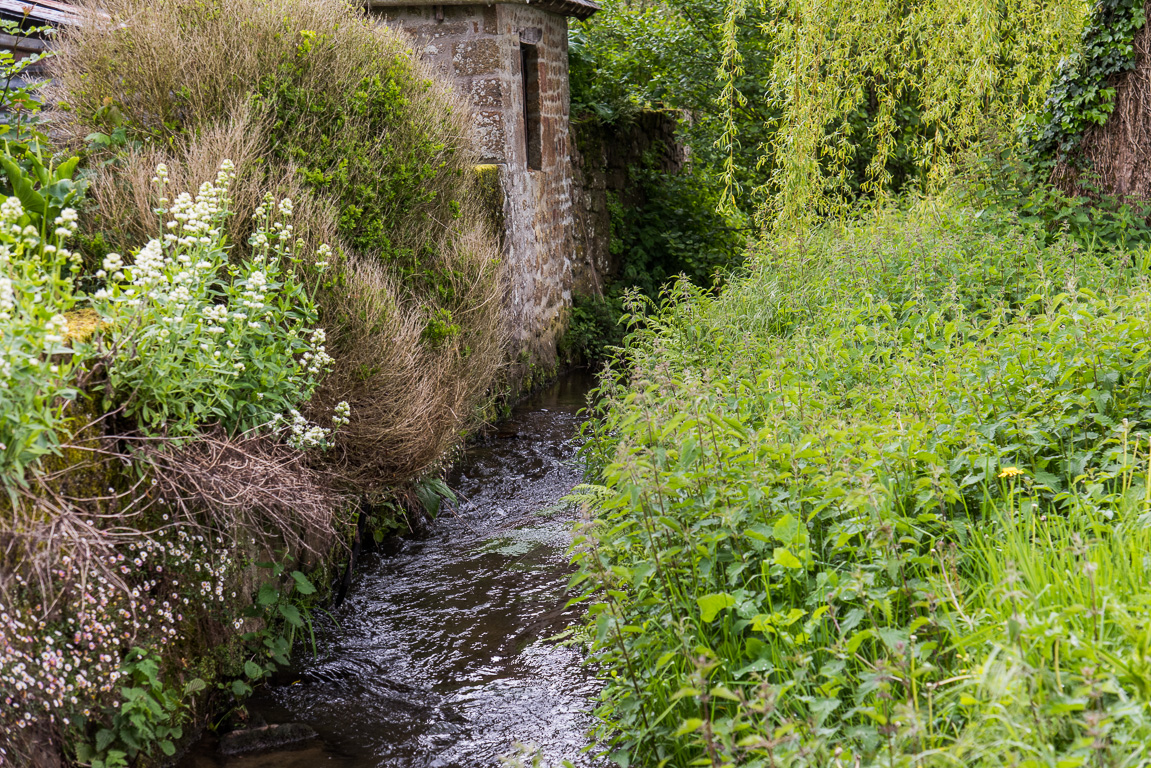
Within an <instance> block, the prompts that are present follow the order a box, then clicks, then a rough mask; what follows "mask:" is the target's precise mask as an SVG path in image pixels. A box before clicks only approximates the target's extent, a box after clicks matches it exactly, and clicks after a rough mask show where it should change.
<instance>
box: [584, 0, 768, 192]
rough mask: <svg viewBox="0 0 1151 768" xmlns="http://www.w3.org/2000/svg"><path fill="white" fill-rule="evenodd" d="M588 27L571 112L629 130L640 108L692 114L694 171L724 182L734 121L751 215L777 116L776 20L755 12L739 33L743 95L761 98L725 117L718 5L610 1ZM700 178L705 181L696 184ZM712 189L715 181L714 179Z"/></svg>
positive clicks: (722, 8)
mask: <svg viewBox="0 0 1151 768" xmlns="http://www.w3.org/2000/svg"><path fill="white" fill-rule="evenodd" d="M601 5H602V6H603V8H602V10H600V11H599V12H598V13H596V15H595V16H593V17H592V18H591V19H589V20H588V21H584V22H578V23H573V24H572V27H571V30H570V34H569V37H570V42H569V68H570V79H571V94H572V96H571V98H572V109H571V111H572V114H573V115H577V116H580V115H586V114H589V113H590V114H592V115H595V116H596V118H597V119H599V120H602V121H604V122H606V123H616V124H626V123H627V122H628V120H629V119H631V118H632V117H634V116H635V115H636V114H638V113H639V112H640V111H644V110H648V111H650V110H656V111H672V112H676V113H679V114H682V115H689V116H690V119H689V120H685V121H682V122H681V124H680V136H681V138H682V139H683V141H684V142H685V143H686V144H687V145H688V146H690V147H691V151H692V159H693V162H694V163H695V164H696V167H697V173H698V174H701V175H708V176H717V175H718V174H719V173H720V172H721V170H722V168H723V164H724V161H725V159H727V156H728V153H727V152H725V151H722V150H721V149H720V147H719V146H718V142H719V140H720V139H721V138H722V136H723V135H724V133H725V131H726V128H727V120H728V118H729V117H730V119H732V120H734V121H735V122H736V125H737V126H738V132H739V136H740V141H739V142H738V143H737V144H736V145H735V146H733V147H732V148H731V150H732V152H734V156H735V160H734V164H733V165H734V173H735V175H736V180H737V184H738V187H739V189H741V190H743V191H745V192H746V193H748V194H742V195H740V196H739V199H738V203H739V207H740V209H741V210H743V211H744V212H745V213H749V214H750V213H752V212H754V207H755V200H754V199H753V198H752V197H751V195H750V192H751V191H752V190H753V189H754V188H755V187H757V186H759V184H760V183H761V182H759V181H757V179H759V178H760V177H761V176H762V175H763V174H764V173H767V172H770V170H769V169H763V168H759V167H757V161H758V159H759V155H760V154H761V151H760V146H761V145H762V144H764V143H766V142H767V141H768V140H769V139H770V137H771V131H772V126H773V124H774V122H775V121H776V120H777V119H778V116H779V111H778V108H777V106H776V104H775V103H774V101H773V100H771V99H768V98H762V96H763V95H765V94H767V93H768V92H769V89H770V80H771V69H772V66H773V63H774V52H773V50H772V42H771V39H770V37H768V36H765V35H764V34H762V31H761V30H762V28H763V27H764V25H766V24H768V23H769V20H770V18H771V16H770V14H769V13H767V12H761V11H760V10H759V9H758V8H753V9H750V11H749V13H748V14H747V15H746V17H745V18H744V19H743V20H742V22H741V24H740V25H739V27H738V29H737V30H736V34H737V36H738V44H739V47H740V50H741V51H742V55H743V70H742V72H741V73H740V74H739V76H738V77H737V79H736V86H737V88H738V90H739V92H740V93H749V94H757V98H754V99H750V100H747V101H745V102H744V103H742V104H740V105H739V107H738V109H737V110H736V111H735V113H734V114H732V115H728V113H727V110H726V105H725V104H724V102H723V101H722V100H721V99H720V96H721V91H722V88H723V84H722V83H721V82H720V81H719V80H717V78H716V74H717V73H718V72H719V70H720V67H721V64H722V62H723V55H724V48H723V40H722V36H721V35H720V33H719V28H720V26H721V25H722V23H723V21H724V18H725V15H726V10H727V9H726V5H725V3H724V2H721V1H720V0H706V1H705V2H697V1H695V0H692V1H687V0H667V1H665V2H659V3H638V4H637V3H631V2H627V1H626V0H606V2H604V3H601ZM697 180H698V177H697ZM709 184H710V185H711V186H713V187H714V181H711V182H709Z"/></svg>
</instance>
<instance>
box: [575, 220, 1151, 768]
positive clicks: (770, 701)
mask: <svg viewBox="0 0 1151 768" xmlns="http://www.w3.org/2000/svg"><path fill="white" fill-rule="evenodd" d="M1149 266H1151V264H1149V258H1148V254H1147V253H1146V252H1145V251H1136V252H1133V253H1130V254H1123V255H1121V254H1106V255H1099V254H1092V253H1089V252H1084V251H1082V250H1080V249H1077V248H1076V247H1075V246H1074V244H1071V243H1069V242H1067V241H1059V242H1057V243H1055V244H1053V245H1044V244H1043V238H1042V232H1041V231H1037V230H1036V228H1034V227H1029V226H1024V225H1019V224H1018V223H1015V222H1012V221H1002V220H989V219H988V218H983V217H977V216H976V215H974V213H973V212H971V211H969V210H965V209H962V208H956V207H950V206H948V205H945V204H943V203H941V202H939V201H924V202H923V203H921V204H920V205H918V206H916V207H914V208H913V209H912V210H910V211H905V212H899V211H887V212H883V213H880V214H876V215H875V216H874V217H872V218H870V219H868V220H867V221H865V222H861V223H858V224H852V225H848V226H846V227H828V228H824V229H820V230H814V231H809V232H806V233H804V234H803V235H797V236H795V237H786V238H785V237H781V238H779V239H775V240H771V241H768V242H766V243H764V244H762V245H761V246H760V247H759V248H758V249H757V250H756V252H755V254H754V256H753V263H752V266H751V268H750V270H749V273H748V274H747V276H745V277H743V278H742V279H740V280H738V281H735V282H733V283H732V284H731V285H729V287H728V288H727V290H726V291H725V292H724V293H723V294H722V295H720V296H718V297H715V296H711V295H708V294H706V293H704V292H702V291H700V290H699V289H697V288H695V287H693V286H692V285H690V283H688V282H686V281H682V282H680V283H679V284H677V285H676V286H675V288H674V289H673V290H672V291H671V292H670V293H669V294H668V295H667V297H666V303H665V304H664V306H662V307H661V308H659V309H658V310H657V311H655V312H653V313H652V314H651V315H650V316H648V317H647V319H646V321H645V324H644V326H643V327H642V328H641V329H639V330H637V331H635V332H634V333H633V334H632V335H631V337H630V339H629V343H628V347H627V351H626V353H625V354H624V355H623V358H622V359H621V360H620V361H619V362H620V363H623V364H625V365H626V366H627V371H628V373H627V374H626V375H624V374H617V373H614V372H612V371H609V372H608V374H607V375H606V376H605V378H604V384H603V387H602V388H601V395H602V397H603V399H602V401H601V404H600V406H599V407H598V410H597V416H598V420H597V421H595V422H593V425H594V428H593V431H592V433H591V434H590V442H589V447H588V455H589V458H590V459H591V461H592V463H593V466H594V467H595V468H596V470H597V471H598V473H599V476H600V477H601V478H602V482H601V484H600V485H598V486H591V487H588V488H585V489H583V492H584V499H585V501H588V502H590V503H591V504H592V505H593V507H594V509H595V523H594V524H593V525H592V526H591V527H589V528H588V529H587V530H585V531H584V533H583V536H582V538H581V539H580V544H579V554H578V555H577V562H578V564H579V568H580V573H579V575H578V576H577V578H576V583H577V584H580V585H582V587H583V589H584V590H586V593H585V594H586V595H587V596H588V597H592V596H595V599H594V600H593V602H592V603H591V607H590V609H589V610H590V616H591V619H590V621H591V627H590V629H591V631H592V632H593V637H594V641H593V649H594V655H595V659H596V661H597V663H599V664H601V665H603V667H604V669H605V671H606V672H607V674H606V675H605V680H606V688H605V691H604V695H603V702H602V704H601V707H600V712H599V713H600V717H601V718H602V726H601V730H600V735H601V737H602V738H603V739H604V740H605V741H607V742H609V743H612V744H613V745H614V747H613V750H612V751H613V752H615V753H616V757H617V761H618V762H620V764H625V765H626V764H631V765H700V764H702V765H715V766H720V765H731V764H739V765H823V766H826V765H837V764H841V765H909V766H910V765H988V766H991V765H1036V766H1038V765H1069V766H1070V765H1139V764H1144V763H1145V762H1146V761H1147V759H1148V756H1147V755H1146V749H1147V744H1148V743H1151V721H1149V720H1148V715H1149V711H1148V698H1147V697H1148V693H1149V692H1151V686H1149V682H1148V681H1149V678H1148V675H1149V674H1151V671H1149V670H1151V668H1149V667H1148V666H1147V659H1146V655H1147V648H1148V642H1149V638H1148V634H1147V626H1148V621H1149V619H1151V616H1149V614H1148V605H1147V600H1146V596H1145V588H1144V586H1143V585H1144V584H1145V583H1146V580H1147V578H1148V576H1149V575H1151V574H1148V571H1147V569H1148V563H1147V559H1146V549H1145V547H1146V545H1147V544H1148V538H1149V536H1151V534H1149V533H1148V531H1149V530H1151V529H1149V527H1148V526H1149V524H1151V474H1149V473H1151V464H1149V462H1151V431H1149V429H1148V426H1149V424H1151V390H1149V388H1148V381H1149V378H1148V374H1149V372H1151V346H1149V343H1148V341H1149V340H1148V337H1147V329H1148V328H1149V327H1151V325H1149V322H1148V321H1149V320H1151V318H1149V317H1148V307H1151V301H1149V300H1151V293H1149V290H1151V285H1149V284H1148V276H1149V273H1148V268H1149Z"/></svg>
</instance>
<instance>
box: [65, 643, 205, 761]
mask: <svg viewBox="0 0 1151 768" xmlns="http://www.w3.org/2000/svg"><path fill="white" fill-rule="evenodd" d="M120 676H121V679H123V680H125V681H126V683H127V684H126V685H123V686H121V687H120V697H121V699H122V701H121V702H120V704H119V706H118V707H110V708H108V710H107V713H106V714H107V715H108V718H109V720H110V725H109V727H107V728H101V729H99V730H98V731H97V732H96V739H95V743H94V744H88V743H81V744H80V745H79V747H78V749H77V754H76V759H77V760H78V761H79V762H81V763H86V764H89V765H90V766H91V768H127V766H129V765H135V764H136V757H137V755H139V754H141V753H143V754H145V755H149V756H155V755H154V752H153V750H154V748H155V747H159V748H160V752H161V753H162V754H163V755H164V756H166V757H172V756H173V755H175V754H176V742H177V741H179V740H180V738H181V737H182V736H183V735H184V729H183V727H182V726H181V725H180V723H181V722H182V721H183V720H184V719H185V717H186V714H187V709H188V705H187V702H188V697H190V696H192V695H194V694H196V693H198V692H200V691H202V690H203V689H204V681H203V680H201V679H199V678H193V679H192V680H190V681H189V682H188V683H186V684H184V685H183V686H182V688H180V689H173V688H172V687H170V686H168V685H165V683H164V680H163V679H162V678H161V676H160V658H159V657H158V656H157V655H156V654H154V653H149V652H147V651H143V650H141V649H139V648H133V649H132V650H130V651H128V655H127V656H125V657H124V661H123V663H121V665H120Z"/></svg>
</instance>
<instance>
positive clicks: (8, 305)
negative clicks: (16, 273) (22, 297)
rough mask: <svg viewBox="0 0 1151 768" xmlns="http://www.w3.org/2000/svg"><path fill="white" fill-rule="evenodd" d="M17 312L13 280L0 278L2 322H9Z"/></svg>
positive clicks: (0, 313) (0, 314) (0, 315)
mask: <svg viewBox="0 0 1151 768" xmlns="http://www.w3.org/2000/svg"><path fill="white" fill-rule="evenodd" d="M15 310H16V291H15V290H14V289H13V287H12V279H11V278H8V277H3V276H0V320H8V319H10V318H11V317H12V313H13V312H15Z"/></svg>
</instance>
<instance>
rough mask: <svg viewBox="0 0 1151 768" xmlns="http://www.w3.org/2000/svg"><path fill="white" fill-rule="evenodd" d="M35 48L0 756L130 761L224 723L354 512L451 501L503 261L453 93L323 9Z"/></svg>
mask: <svg viewBox="0 0 1151 768" xmlns="http://www.w3.org/2000/svg"><path fill="white" fill-rule="evenodd" d="M57 50H58V53H57V55H56V56H55V57H54V58H53V59H52V60H51V65H52V66H51V70H52V76H53V80H52V82H51V84H50V85H49V86H48V87H47V88H46V90H45V91H44V95H45V98H44V102H45V104H46V105H47V106H46V108H45V113H44V114H43V115H39V114H36V112H35V109H34V108H33V112H32V114H30V115H26V114H24V113H21V122H20V124H18V125H13V126H12V127H10V129H9V130H8V133H7V134H6V138H7V144H6V145H5V151H4V153H3V154H2V155H0V167H2V169H3V172H4V179H3V182H4V184H3V187H4V188H3V190H0V191H2V192H3V193H4V195H5V196H6V197H5V199H4V201H3V202H2V204H0V348H3V358H2V359H0V461H2V462H3V467H2V469H3V478H4V487H5V491H6V493H5V495H4V499H3V501H2V502H0V702H2V706H0V764H8V765H19V766H25V765H61V764H69V763H70V762H78V763H81V764H90V765H92V766H101V767H102V768H110V767H111V766H120V765H142V764H146V763H149V761H154V760H160V759H162V758H163V756H165V755H170V754H172V753H173V752H174V750H175V749H176V748H177V747H178V745H179V742H180V740H181V739H182V738H185V737H186V736H187V733H186V729H187V726H188V725H189V724H190V723H193V722H202V721H203V718H204V717H205V716H206V715H208V714H209V713H210V712H217V713H218V712H221V711H229V710H232V711H233V719H234V720H235V719H242V715H241V714H236V713H237V712H240V713H242V709H239V710H237V709H233V708H237V707H242V702H243V699H244V696H245V695H246V694H247V693H248V692H250V690H251V687H252V686H253V685H255V684H257V683H258V682H259V681H261V680H263V679H264V678H266V677H267V676H268V675H269V674H271V672H272V671H273V670H274V669H275V667H276V666H277V665H278V664H281V663H284V662H285V660H286V657H287V654H288V652H289V651H290V649H291V646H292V643H293V642H294V641H296V640H298V639H300V638H301V637H302V636H306V635H307V633H308V631H309V628H310V623H309V622H310V619H309V609H310V608H311V607H313V606H314V604H315V603H316V601H317V599H318V598H319V597H320V595H321V593H322V592H324V588H325V587H326V586H327V585H328V584H329V583H330V582H331V580H332V578H333V576H334V575H336V572H337V570H339V569H341V568H342V567H343V565H344V563H345V562H346V560H347V555H346V550H347V546H346V542H348V541H349V540H350V539H351V537H352V536H353V535H358V534H355V526H353V524H352V523H353V521H354V519H355V515H356V511H357V509H363V510H366V511H368V512H370V513H371V514H372V515H373V520H374V524H375V525H377V526H384V525H388V524H391V522H392V521H395V520H396V519H397V518H398V519H401V520H402V515H403V508H404V505H405V499H407V498H411V499H412V500H415V499H416V497H417V496H421V497H422V496H428V490H429V489H431V490H434V489H435V488H437V487H442V486H438V485H437V483H436V481H435V480H434V476H435V471H436V470H437V469H438V467H439V466H440V462H442V461H443V460H444V457H445V455H446V454H447V452H448V451H450V450H451V449H452V447H453V446H455V445H456V444H457V442H458V440H459V439H460V436H461V434H463V433H464V432H465V431H466V430H467V429H468V428H469V427H470V426H471V425H472V424H473V419H475V418H477V417H478V413H479V410H480V408H481V407H482V406H483V403H484V398H485V396H486V394H487V392H488V390H489V388H490V387H491V386H492V385H493V383H494V382H495V380H496V376H497V374H498V373H499V368H500V364H501V359H502V339H501V336H500V328H501V320H500V311H501V310H500V302H499V293H498V291H499V269H500V267H499V262H498V251H497V247H496V244H495V241H494V237H493V234H492V233H491V232H490V231H488V228H487V227H488V225H487V224H486V223H485V222H486V218H485V217H484V216H483V215H482V213H481V212H479V211H478V210H476V209H475V208H474V206H475V205H476V204H477V203H476V202H475V201H476V200H478V199H479V197H480V196H479V195H476V194H473V189H472V185H473V184H474V183H476V181H475V174H474V173H473V172H472V165H473V157H472V153H471V150H470V148H469V146H470V145H469V139H468V134H467V130H468V124H467V118H466V113H465V111H464V110H462V109H460V108H459V106H458V105H457V104H456V102H455V101H454V99H453V97H451V96H450V94H449V92H448V91H447V90H446V88H445V87H444V86H442V85H441V84H439V83H438V82H436V81H434V80H433V79H432V78H431V77H430V75H429V74H428V73H427V72H425V71H424V70H423V69H422V68H421V66H420V65H419V64H418V63H417V62H415V61H414V60H413V59H412V57H411V55H410V52H409V51H408V50H407V49H406V48H404V46H403V45H402V43H401V42H400V41H399V40H397V39H396V38H395V37H394V36H393V35H392V34H391V33H389V32H388V31H387V30H386V29H377V28H376V27H374V26H373V25H371V24H370V23H368V22H367V21H366V20H364V19H363V18H361V17H360V16H359V15H358V14H357V13H356V12H353V11H352V10H350V9H349V8H348V7H346V6H344V5H342V4H340V3H336V2H328V1H327V0H269V1H268V2H256V1H253V2H249V3H215V2H211V1H209V2H199V1H198V2H165V3H143V2H112V3H100V12H99V13H96V12H92V13H91V14H89V16H88V18H87V20H86V23H85V24H83V25H82V26H80V27H78V28H75V29H73V30H70V31H68V32H67V33H65V34H63V35H61V37H60V38H59V40H58V43H57ZM17 66H19V65H17ZM6 94H7V95H6V96H5V98H6V99H9V101H8V103H7V104H6V105H7V106H11V105H12V104H13V103H15V100H16V99H23V98H24V97H25V96H26V95H27V94H26V92H24V91H18V90H12V91H10V92H6ZM20 103H22V104H25V105H30V104H33V102H31V101H28V100H24V101H21V102H20ZM44 116H47V117H48V118H49V119H50V122H49V123H48V125H50V127H51V139H49V138H48V136H47V135H46V133H45V131H46V130H47V127H46V125H45V124H44V123H43V122H42V121H41V118H42V117H44ZM413 483H422V485H421V486H420V490H421V493H415V492H413V491H411V490H407V491H405V490H404V489H405V488H409V489H410V488H412V487H413ZM361 530H362V528H361Z"/></svg>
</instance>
